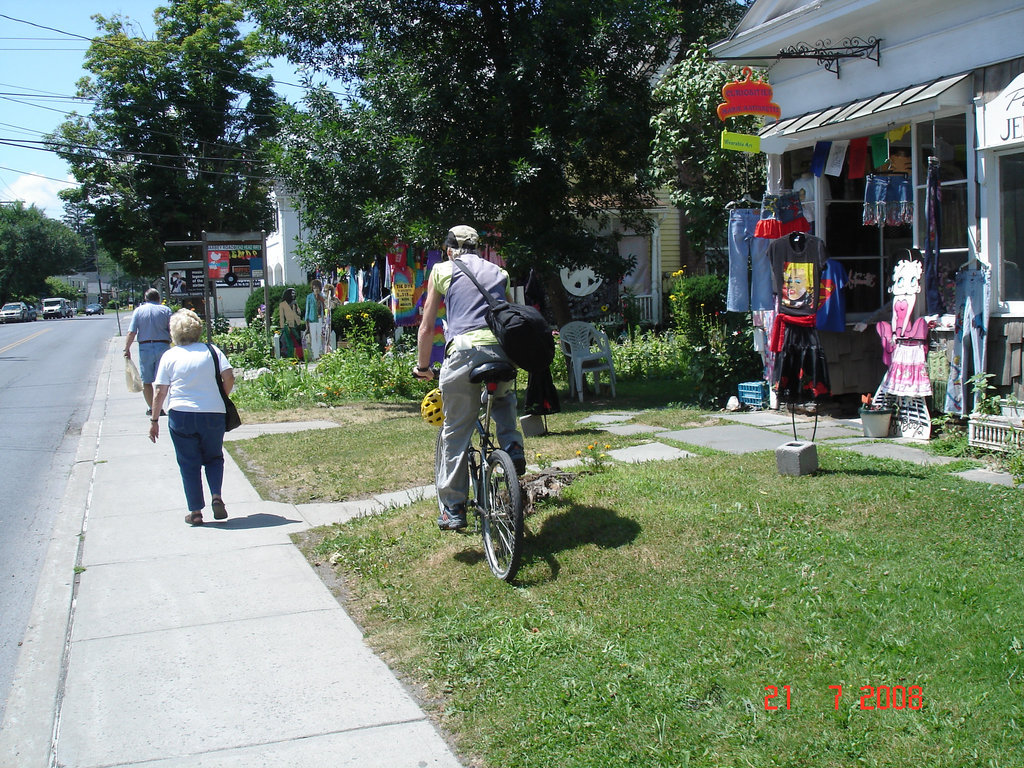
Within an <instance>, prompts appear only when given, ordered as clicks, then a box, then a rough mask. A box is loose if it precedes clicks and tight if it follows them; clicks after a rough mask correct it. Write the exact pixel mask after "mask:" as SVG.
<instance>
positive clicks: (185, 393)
mask: <svg viewBox="0 0 1024 768" xmlns="http://www.w3.org/2000/svg"><path fill="white" fill-rule="evenodd" d="M202 333H203V322H202V320H200V318H199V315H197V314H196V313H195V312H193V311H192V310H190V309H179V310H178V311H177V312H175V313H174V315H173V316H172V317H171V340H172V341H173V342H174V346H173V347H171V348H170V349H169V350H167V351H166V352H165V353H164V355H163V357H161V358H160V366H159V368H157V372H156V378H155V380H154V382H153V384H154V385H155V387H156V391H155V393H154V395H153V413H160V412H161V409H164V410H166V411H167V428H168V429H169V430H170V433H171V442H172V443H173V444H174V453H175V455H176V456H177V459H178V468H179V469H180V470H181V482H182V485H183V486H184V488H185V500H186V501H187V502H188V509H189V513H188V514H187V515H185V522H186V523H188V524H189V525H202V524H203V507H204V506H206V503H205V500H204V498H203V479H202V474H203V471H204V470H205V473H206V482H207V484H208V485H209V486H210V496H211V497H212V500H211V506H212V508H213V519H214V520H224V519H225V518H226V517H227V516H228V512H227V509H225V508H224V500H223V499H222V498H221V485H222V483H223V480H224V450H223V448H224V400H223V399H222V398H221V396H220V392H219V391H218V390H217V376H216V371H215V369H214V360H216V364H217V367H218V368H219V369H220V372H221V378H222V379H223V381H224V393H225V394H230V393H231V388H232V387H233V386H234V384H235V374H234V371H232V369H231V364H230V363H229V362H228V359H227V358H226V357H225V356H224V353H223V352H221V351H220V350H219V349H218V348H217V347H216V346H214V345H213V344H210V345H206V344H204V343H202V342H201V341H199V339H200V338H201V337H202ZM165 401H166V402H165ZM159 436H160V420H159V418H154V419H150V425H149V439H150V440H152V441H153V442H154V443H155V442H156V439H157V437H159Z"/></svg>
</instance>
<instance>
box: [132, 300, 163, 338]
mask: <svg viewBox="0 0 1024 768" xmlns="http://www.w3.org/2000/svg"><path fill="white" fill-rule="evenodd" d="M171 314H172V313H171V308H170V307H167V306H164V305H163V304H154V303H153V302H151V301H147V302H145V303H144V304H140V305H139V306H137V307H136V308H135V311H134V312H132V319H131V322H129V323H128V333H131V332H132V331H134V332H135V337H136V338H137V339H138V340H139V341H167V342H169V341H170V340H171Z"/></svg>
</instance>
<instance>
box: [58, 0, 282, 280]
mask: <svg viewBox="0 0 1024 768" xmlns="http://www.w3.org/2000/svg"><path fill="white" fill-rule="evenodd" d="M242 17H243V11H242V9H241V7H240V6H239V4H238V3H237V2H233V1H232V0H171V2H170V3H169V4H168V5H167V6H166V7H161V8H157V9H156V11H155V12H154V20H155V22H156V32H155V36H154V38H153V39H152V40H149V39H143V38H140V37H137V36H135V35H134V34H133V32H132V23H131V21H130V20H129V19H127V18H126V17H123V16H113V17H110V18H105V17H103V16H99V15H97V16H94V17H93V18H94V19H95V21H96V23H97V27H98V29H99V30H100V34H99V35H98V36H97V37H96V38H94V40H93V42H92V44H91V45H90V46H89V50H88V52H87V54H86V57H85V64H84V66H85V68H86V70H87V71H88V72H89V73H91V74H90V76H87V77H85V78H83V79H82V80H80V81H79V83H78V96H80V97H81V98H84V99H88V100H89V101H91V102H92V105H93V106H92V111H91V112H90V113H89V114H88V115H77V114H74V113H72V116H71V117H70V118H69V119H68V120H67V121H65V122H64V123H63V124H62V125H61V126H60V127H59V128H58V129H57V131H55V132H54V133H53V134H51V135H49V136H48V137H47V138H48V141H49V142H50V146H51V148H52V149H53V150H54V151H55V152H56V153H57V154H58V155H60V156H61V157H62V158H64V159H65V160H66V161H67V162H68V164H69V165H70V167H71V172H72V174H73V175H74V177H75V178H76V179H77V180H78V181H79V183H80V184H81V188H80V191H78V192H76V193H75V195H74V198H75V201H74V202H75V203H76V204H77V205H79V206H80V208H81V209H82V210H83V211H85V212H87V213H88V214H89V215H91V216H92V227H93V229H94V231H95V233H96V235H97V237H98V239H99V240H100V242H101V243H102V245H103V246H104V247H105V248H106V249H107V250H108V251H109V252H110V254H111V255H112V256H113V258H115V259H116V260H117V261H118V262H119V263H120V264H121V265H122V266H123V267H124V269H125V270H126V271H127V272H129V273H131V274H135V275H147V274H156V273H159V272H160V271H161V268H162V263H163V261H164V260H165V258H166V252H165V248H164V245H163V243H164V241H166V240H198V239H200V237H201V233H202V231H203V230H208V231H252V230H259V229H270V228H271V225H272V209H271V205H270V202H269V189H270V179H269V178H268V174H267V169H266V167H265V164H264V160H265V158H264V157H263V156H262V155H261V146H262V144H263V142H264V140H265V139H267V138H268V137H270V136H273V135H274V134H275V133H276V131H277V126H278V120H277V118H276V117H275V114H274V109H275V106H276V105H277V98H276V97H275V95H274V93H273V88H272V84H271V80H270V78H269V77H263V76H260V75H259V68H260V66H261V65H260V62H261V60H262V55H263V52H262V49H261V47H260V43H259V38H258V36H257V35H256V34H255V33H252V34H249V35H244V36H243V35H242V34H241V32H240V30H239V23H240V22H241V21H242Z"/></svg>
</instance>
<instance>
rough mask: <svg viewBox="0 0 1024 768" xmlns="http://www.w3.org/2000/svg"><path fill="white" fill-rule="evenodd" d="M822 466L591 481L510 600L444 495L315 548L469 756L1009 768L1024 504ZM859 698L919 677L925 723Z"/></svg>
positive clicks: (1020, 736)
mask: <svg viewBox="0 0 1024 768" xmlns="http://www.w3.org/2000/svg"><path fill="white" fill-rule="evenodd" d="M645 416H646V415H645ZM644 420H645V421H646V418H645V419H644ZM531 450H532V448H531ZM819 461H820V465H821V471H820V472H819V473H818V474H817V475H814V476H810V477H800V478H793V477H782V476H780V475H779V474H778V473H777V471H776V469H775V457H774V456H773V455H772V454H771V453H758V454H748V455H743V456H731V455H730V456H723V455H716V456H713V457H703V456H702V457H696V458H693V459H687V460H685V461H679V462H667V463H659V462H654V463H650V464H645V465H637V466H622V465H612V466H609V467H606V468H605V469H604V470H603V471H601V472H599V473H595V474H592V475H584V476H581V477H580V478H579V479H578V480H577V482H576V483H575V484H573V485H572V486H570V487H569V488H568V489H567V491H566V492H565V493H564V495H563V497H562V498H560V499H558V500H556V501H554V502H549V503H547V504H546V505H544V506H543V507H542V509H541V511H540V512H539V513H538V514H537V515H535V516H533V517H531V518H530V519H529V520H528V526H529V529H530V533H529V535H528V538H527V550H526V556H525V559H524V566H523V568H522V570H521V571H520V575H519V585H518V586H517V587H514V588H510V587H508V586H507V585H505V584H503V583H500V582H498V581H497V580H495V579H494V578H493V577H492V576H491V575H490V572H489V571H488V569H487V567H486V564H485V563H484V562H483V561H482V552H481V549H480V541H479V536H478V535H477V534H475V533H472V532H471V533H469V534H466V535H457V534H455V535H453V534H446V535H445V534H440V533H439V532H438V531H437V529H436V527H435V526H434V517H435V515H436V509H435V507H434V506H433V504H432V503H430V502H421V503H419V504H416V505H414V506H412V507H409V508H406V509H402V510H397V511H393V512H390V513H388V514H387V515H384V516H380V517H373V518H366V519H361V520H356V521H353V522H352V523H350V524H347V525H345V526H339V527H335V528H332V529H329V530H328V531H326V533H325V535H324V538H323V540H322V542H321V543H320V545H319V547H318V548H317V550H316V552H317V555H316V557H317V558H319V559H322V560H324V561H333V562H335V563H336V564H337V569H338V573H339V574H340V575H341V576H342V578H343V579H344V581H345V588H346V590H347V591H348V593H349V596H348V601H349V602H348V605H349V607H350V609H351V610H352V611H353V613H354V614H355V615H356V616H357V618H358V619H359V620H360V622H361V624H362V626H363V629H364V631H365V632H366V637H367V640H368V641H369V642H370V643H371V644H372V645H373V646H374V647H375V648H377V649H378V650H379V651H380V652H381V653H382V654H383V655H384V657H385V658H386V659H387V660H388V662H389V663H390V664H391V665H392V666H393V667H395V668H396V669H397V670H399V671H400V673H401V674H403V675H404V676H406V677H407V678H408V679H410V680H412V681H415V682H416V683H417V684H419V685H421V686H422V687H423V690H424V691H425V692H426V694H427V695H428V697H430V700H432V701H438V702H440V703H439V704H438V705H437V707H436V712H435V714H436V715H437V717H438V718H439V720H440V721H441V723H442V724H443V725H444V727H445V728H446V729H447V730H449V731H450V732H451V733H452V734H454V739H455V740H456V742H457V744H458V747H459V749H460V751H461V753H462V754H463V755H464V756H465V757H466V758H467V759H468V760H475V761H479V763H480V764H481V765H491V766H508V767H509V768H514V767H516V766H523V768H525V767H526V766H548V765H559V766H570V767H571V766H580V767H582V766H587V767H588V768H589V767H591V766H604V765H644V766H684V765H690V766H716V767H718V766H748V765H758V766H783V765H785V766H816V767H817V766H822V767H825V768H830V767H832V766H835V767H836V768H838V767H839V766H844V767H845V766H850V765H865V766H894V765H904V764H919V765H929V766H967V765H970V766H977V765H991V766H997V765H998V766H1002V765H1008V764H1009V763H1008V762H1007V760H1010V759H1011V758H1012V756H1014V755H1020V754H1022V750H1024V732H1022V730H1021V727H1022V725H1024V677H1022V675H1024V588H1022V584H1024V578H1022V577H1024V554H1022V548H1021V547H1020V539H1021V516H1022V515H1021V504H1020V499H1021V497H1020V492H1019V491H1016V490H1013V489H1009V488H998V487H991V488H990V487H987V486H984V485H978V484H973V483H968V482H965V481H962V480H960V479H959V478H955V477H951V476H949V475H948V474H947V470H946V468H944V467H919V466H916V465H909V464H905V463H902V462H895V461H889V460H879V459H872V458H868V457H864V456H860V455H858V454H855V453H852V452H846V451H838V450H829V449H828V448H821V449H820V452H819ZM766 685H776V686H779V688H780V689H781V687H782V686H784V685H788V686H790V688H791V691H792V705H791V709H789V710H785V709H784V708H783V709H781V710H780V711H777V712H766V711H765V706H764V697H765V690H764V686H766ZM831 685H842V687H843V696H842V698H841V699H840V702H839V707H838V709H835V707H834V696H835V692H834V691H833V690H830V688H829V686H831ZM865 685H870V686H880V685H884V686H890V687H891V686H904V687H907V688H909V687H910V686H913V685H916V686H920V687H921V689H922V693H923V701H924V706H923V708H922V709H920V710H916V711H914V710H910V709H903V710H900V711H893V710H887V711H879V710H873V711H863V710H861V708H860V701H861V700H860V697H861V695H862V694H861V691H860V687H861V686H865ZM777 701H779V700H777ZM782 705H783V707H784V700H783V702H782Z"/></svg>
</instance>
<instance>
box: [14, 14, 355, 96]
mask: <svg viewBox="0 0 1024 768" xmlns="http://www.w3.org/2000/svg"><path fill="white" fill-rule="evenodd" d="M0 18H2V19H8V20H9V21H14V22H17V23H20V24H27V25H29V26H31V27H36V28H38V29H45V30H47V31H48V32H56V33H57V34H60V35H67V36H68V37H74V38H78V39H79V40H85V41H87V42H88V43H90V45H92V44H97V45H109V46H123V45H125V44H127V43H135V44H140V43H144V44H146V45H166V43H164V42H163V41H160V40H146V39H145V38H141V37H131V38H128V37H127V36H126V37H125V40H124V41H120V40H118V41H114V40H110V39H108V38H104V37H86V36H85V35H79V34H77V33H76V32H68V31H66V30H63V29H58V28H56V27H48V26H46V25H44V24H36V23H35V22H32V21H28V20H26V19H18V18H15V17H14V16H8V15H7V14H5V13H0ZM9 39H12V40H16V39H17V38H9ZM25 39H26V40H28V39H32V38H25ZM58 39H59V38H58ZM13 50H18V49H13ZM40 50H47V49H40ZM49 50H56V49H49ZM63 50H77V49H73V48H68V49H63ZM222 71H226V70H222ZM274 83H275V84H276V85H286V86H289V87H292V88H299V89H301V90H303V91H308V90H313V89H314V88H316V87H317V86H305V85H301V84H298V83H289V82H285V81H278V80H274ZM328 93H332V94H334V95H335V96H341V97H343V98H348V94H345V93H339V92H337V91H332V90H330V89H328Z"/></svg>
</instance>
